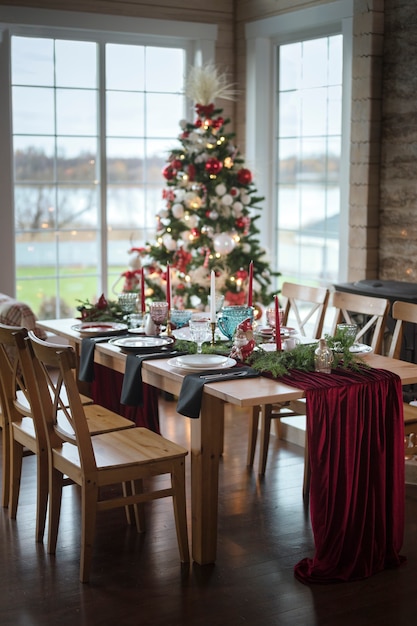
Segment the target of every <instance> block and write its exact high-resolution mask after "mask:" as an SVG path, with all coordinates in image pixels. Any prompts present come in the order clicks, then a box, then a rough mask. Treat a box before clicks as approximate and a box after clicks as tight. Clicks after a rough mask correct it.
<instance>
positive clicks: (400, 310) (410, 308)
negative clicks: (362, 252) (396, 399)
mask: <svg viewBox="0 0 417 626" xmlns="http://www.w3.org/2000/svg"><path fill="white" fill-rule="evenodd" d="M391 317H392V318H393V319H394V320H395V326H394V332H393V334H392V339H391V345H390V348H389V351H388V356H389V357H391V358H393V359H399V358H400V354H401V348H402V344H403V338H404V324H405V323H409V324H417V304H413V303H412V302H401V301H396V302H394V304H393V305H392V312H391ZM403 408H404V434H405V437H406V442H405V445H406V450H405V452H406V455H414V454H417V441H416V443H415V444H414V445H412V440H410V435H417V406H414V405H411V404H408V403H407V402H404V405H403ZM409 444H411V445H409Z"/></svg>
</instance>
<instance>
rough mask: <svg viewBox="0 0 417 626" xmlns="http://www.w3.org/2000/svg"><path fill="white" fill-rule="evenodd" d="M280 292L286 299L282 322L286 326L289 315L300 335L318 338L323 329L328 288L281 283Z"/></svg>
mask: <svg viewBox="0 0 417 626" xmlns="http://www.w3.org/2000/svg"><path fill="white" fill-rule="evenodd" d="M281 293H282V295H283V296H284V298H285V299H286V302H285V307H284V315H283V320H282V323H283V324H284V325H285V326H287V325H288V324H289V318H290V317H291V323H292V320H293V319H294V323H295V324H296V326H297V330H298V331H299V333H300V334H301V335H303V336H309V337H313V338H314V339H319V338H320V337H321V334H322V331H323V324H324V318H325V315H326V308H327V304H328V301H329V293H330V292H329V290H328V289H326V287H310V286H308V285H298V284H297V283H283V285H282V289H281ZM311 324H312V326H310V325H311Z"/></svg>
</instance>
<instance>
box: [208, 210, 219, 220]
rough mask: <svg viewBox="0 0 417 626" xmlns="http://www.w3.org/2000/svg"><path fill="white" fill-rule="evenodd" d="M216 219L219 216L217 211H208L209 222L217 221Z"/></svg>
mask: <svg viewBox="0 0 417 626" xmlns="http://www.w3.org/2000/svg"><path fill="white" fill-rule="evenodd" d="M218 217H219V214H218V213H217V211H210V213H209V218H210V219H211V220H217V218H218Z"/></svg>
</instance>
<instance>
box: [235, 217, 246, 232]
mask: <svg viewBox="0 0 417 626" xmlns="http://www.w3.org/2000/svg"><path fill="white" fill-rule="evenodd" d="M235 224H236V228H240V229H241V230H243V229H244V228H245V220H244V219H243V217H238V218H237V220H236V221H235Z"/></svg>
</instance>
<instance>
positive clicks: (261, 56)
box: [246, 0, 354, 281]
mask: <svg viewBox="0 0 417 626" xmlns="http://www.w3.org/2000/svg"><path fill="white" fill-rule="evenodd" d="M353 13H354V0H338V1H336V2H331V3H326V4H323V5H322V6H317V7H313V8H310V9H302V10H300V11H294V12H291V13H285V14H282V15H279V16H278V15H277V16H276V17H271V18H266V19H262V20H258V21H256V22H250V23H249V24H247V25H246V41H247V62H246V63H247V64H246V75H247V99H246V120H247V126H246V159H247V163H248V164H249V165H250V166H251V167H252V169H253V171H254V172H256V180H257V187H258V189H259V191H260V193H261V194H262V195H263V196H264V197H265V202H264V207H265V209H264V210H263V211H262V214H261V217H260V219H259V222H258V226H259V229H260V236H261V239H262V241H263V243H264V246H265V248H266V250H268V251H269V252H270V256H271V259H276V228H277V215H276V211H275V208H276V199H275V191H274V189H275V184H274V183H275V181H274V176H275V171H276V168H274V160H275V149H274V138H275V137H276V132H275V131H276V123H277V122H276V119H275V111H276V107H275V100H276V93H277V47H278V46H279V45H281V44H285V43H290V42H292V41H301V40H303V39H309V38H313V37H321V36H323V37H324V36H327V35H333V34H338V33H341V34H342V35H343V94H342V154H341V163H340V170H341V206H340V248H339V277H338V280H339V281H346V280H347V272H348V225H349V178H350V174H349V169H350V167H349V164H350V158H349V155H350V136H351V133H350V124H351V123H350V120H351V98H352V45H353ZM277 269H278V270H279V268H277Z"/></svg>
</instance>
